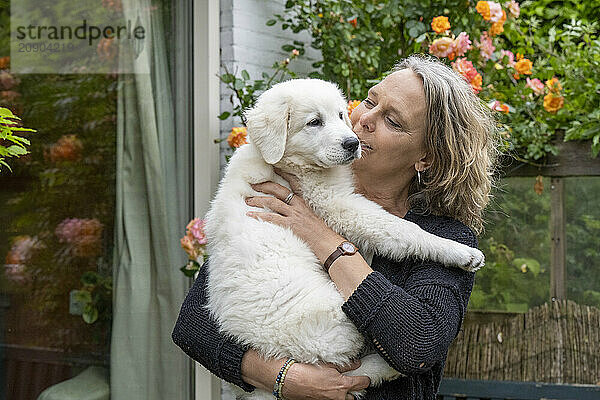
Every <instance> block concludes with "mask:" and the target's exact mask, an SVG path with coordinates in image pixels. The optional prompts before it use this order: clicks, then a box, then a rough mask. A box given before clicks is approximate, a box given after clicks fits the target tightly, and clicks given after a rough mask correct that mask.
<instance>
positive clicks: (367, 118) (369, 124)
mask: <svg viewBox="0 0 600 400" xmlns="http://www.w3.org/2000/svg"><path fill="white" fill-rule="evenodd" d="M358 122H359V123H360V126H361V127H362V128H363V129H364V130H366V131H367V132H373V131H374V130H375V123H374V119H373V116H372V115H371V114H370V113H368V112H366V113H364V114H363V115H361V116H360V120H359V121H358Z"/></svg>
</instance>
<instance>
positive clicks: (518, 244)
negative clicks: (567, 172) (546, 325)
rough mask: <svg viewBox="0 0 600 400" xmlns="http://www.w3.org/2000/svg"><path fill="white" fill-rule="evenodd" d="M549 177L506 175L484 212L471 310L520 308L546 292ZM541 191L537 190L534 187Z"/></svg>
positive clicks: (537, 302) (537, 301)
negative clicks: (538, 179)
mask: <svg viewBox="0 0 600 400" xmlns="http://www.w3.org/2000/svg"><path fill="white" fill-rule="evenodd" d="M549 184H550V179H549V178H544V179H543V181H542V185H540V184H539V183H538V185H537V186H536V178H507V179H504V180H503V181H502V182H501V183H500V189H499V190H496V191H495V198H494V200H493V201H492V204H491V205H490V206H489V208H488V211H487V213H486V221H487V225H486V232H485V234H484V235H483V236H482V237H481V239H480V248H481V249H482V251H483V252H484V254H485V256H486V265H485V267H483V268H482V269H481V270H480V271H478V272H477V274H476V276H475V287H474V288H473V294H472V295H471V300H470V302H469V308H470V309H472V310H473V309H479V310H503V311H511V312H524V311H527V310H528V309H529V308H531V307H535V306H537V305H540V304H542V303H544V302H545V301H547V300H548V299H549V293H550V244H551V241H550V234H549V221H550V192H549V189H548V186H549ZM544 187H545V188H544ZM535 189H537V190H538V192H539V193H540V194H538V193H537V192H536V190H535Z"/></svg>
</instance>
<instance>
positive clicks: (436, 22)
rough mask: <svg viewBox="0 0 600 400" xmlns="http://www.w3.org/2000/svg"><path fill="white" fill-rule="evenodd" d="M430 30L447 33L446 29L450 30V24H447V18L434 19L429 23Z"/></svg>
mask: <svg viewBox="0 0 600 400" xmlns="http://www.w3.org/2000/svg"><path fill="white" fill-rule="evenodd" d="M431 28H432V29H433V30H434V31H436V32H437V33H442V32H445V31H447V30H448V29H450V22H448V17H444V16H439V17H435V18H434V19H433V21H431Z"/></svg>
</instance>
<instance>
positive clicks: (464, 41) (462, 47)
mask: <svg viewBox="0 0 600 400" xmlns="http://www.w3.org/2000/svg"><path fill="white" fill-rule="evenodd" d="M454 48H455V49H456V55H457V56H458V57H462V56H464V55H465V53H466V52H467V51H469V50H471V41H470V40H469V35H467V34H466V33H465V32H461V33H460V34H459V35H458V36H457V37H456V39H455V40H454Z"/></svg>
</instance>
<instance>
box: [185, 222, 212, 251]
mask: <svg viewBox="0 0 600 400" xmlns="http://www.w3.org/2000/svg"><path fill="white" fill-rule="evenodd" d="M204 224H205V221H204V220H203V219H200V218H194V219H193V220H191V221H190V222H189V223H188V224H187V226H186V227H185V229H186V230H187V231H188V233H191V234H192V237H193V238H194V239H195V240H196V242H198V244H200V245H203V244H206V243H208V241H207V240H206V234H205V233H204Z"/></svg>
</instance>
